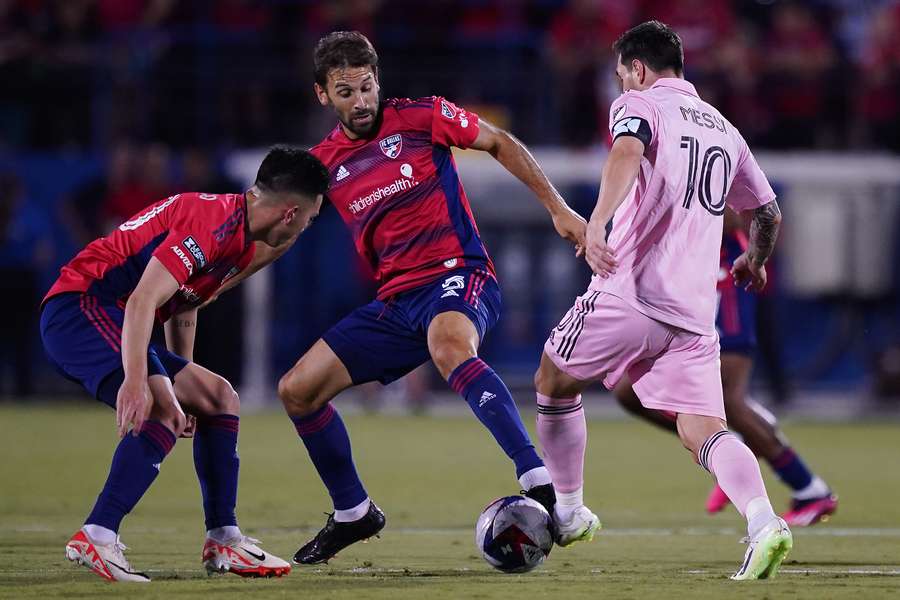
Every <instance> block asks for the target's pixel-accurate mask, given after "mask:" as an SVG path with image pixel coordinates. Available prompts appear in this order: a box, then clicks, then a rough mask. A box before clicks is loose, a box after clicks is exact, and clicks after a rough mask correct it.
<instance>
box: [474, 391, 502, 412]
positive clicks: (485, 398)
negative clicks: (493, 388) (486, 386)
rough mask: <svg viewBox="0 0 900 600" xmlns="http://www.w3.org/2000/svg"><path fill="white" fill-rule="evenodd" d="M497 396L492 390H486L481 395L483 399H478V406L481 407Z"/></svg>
mask: <svg viewBox="0 0 900 600" xmlns="http://www.w3.org/2000/svg"><path fill="white" fill-rule="evenodd" d="M496 397H497V394H492V393H490V392H485V393H483V394H482V395H481V400H479V401H478V408H481V407H482V406H484V405H485V404H487V403H488V402H490V401H491V400H493V399H494V398H496Z"/></svg>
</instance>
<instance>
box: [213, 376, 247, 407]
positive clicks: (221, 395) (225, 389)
mask: <svg viewBox="0 0 900 600" xmlns="http://www.w3.org/2000/svg"><path fill="white" fill-rule="evenodd" d="M213 409H214V412H215V414H219V415H239V414H240V413H241V397H240V396H238V393H237V392H236V391H235V389H234V387H232V385H231V383H229V382H228V380H227V379H225V378H222V379H220V380H219V383H218V385H217V386H216V394H215V398H214V400H213Z"/></svg>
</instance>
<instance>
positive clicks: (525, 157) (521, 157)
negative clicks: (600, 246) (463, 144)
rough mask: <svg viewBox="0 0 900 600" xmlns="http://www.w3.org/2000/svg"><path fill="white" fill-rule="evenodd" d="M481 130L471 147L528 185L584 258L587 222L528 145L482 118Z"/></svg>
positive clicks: (560, 233) (558, 227) (556, 226)
mask: <svg viewBox="0 0 900 600" xmlns="http://www.w3.org/2000/svg"><path fill="white" fill-rule="evenodd" d="M478 127H479V131H478V137H477V138H475V142H474V143H473V144H472V145H471V146H470V147H471V148H475V149H476V150H483V151H485V152H487V153H489V154H490V155H491V156H493V157H494V158H495V159H496V160H497V162H499V163H500V164H501V165H503V167H504V168H505V169H506V170H507V171H509V172H510V173H512V174H513V175H515V176H516V177H517V178H518V179H519V180H520V181H521V182H522V183H524V184H525V185H527V186H528V187H529V188H530V189H531V191H533V192H534V194H535V195H536V196H537V197H538V200H540V202H541V204H543V205H544V208H546V209H547V212H549V213H550V217H551V218H552V219H553V226H554V227H555V228H556V232H557V233H558V234H559V235H560V236H561V237H562V238H563V239H566V240H569V241H570V242H572V243H573V244H575V247H576V252H577V254H579V255H580V254H581V252H582V251H583V248H584V233H585V228H586V226H587V223H586V222H585V220H584V219H583V218H581V216H580V215H579V214H578V213H576V212H575V211H574V210H572V209H571V208H569V205H568V204H566V201H565V200H564V199H563V197H562V196H561V195H560V193H559V192H558V191H557V190H556V188H555V187H553V184H552V183H550V180H549V179H548V178H547V176H546V175H545V174H544V171H543V170H542V169H541V167H540V165H539V164H538V163H537V161H536V160H535V159H534V156H532V154H531V152H529V150H528V148H526V147H525V144H523V143H522V142H520V141H519V140H518V138H516V137H515V136H514V135H512V134H511V133H509V132H508V131H505V130H503V129H501V128H499V127H496V126H494V125H492V124H491V123H489V122H488V121H485V120H484V119H479V121H478Z"/></svg>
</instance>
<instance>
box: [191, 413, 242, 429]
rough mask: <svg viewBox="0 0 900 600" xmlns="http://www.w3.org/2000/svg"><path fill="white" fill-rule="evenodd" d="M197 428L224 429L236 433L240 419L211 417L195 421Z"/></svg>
mask: <svg viewBox="0 0 900 600" xmlns="http://www.w3.org/2000/svg"><path fill="white" fill-rule="evenodd" d="M197 428H198V429H200V428H203V429H224V430H226V431H231V432H232V433H238V431H239V429H240V417H238V416H237V415H213V416H210V417H202V418H200V419H197Z"/></svg>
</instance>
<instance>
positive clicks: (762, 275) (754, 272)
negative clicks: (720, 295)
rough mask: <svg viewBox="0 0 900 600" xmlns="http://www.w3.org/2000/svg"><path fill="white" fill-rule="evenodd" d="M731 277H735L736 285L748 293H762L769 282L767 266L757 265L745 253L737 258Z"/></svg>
mask: <svg viewBox="0 0 900 600" xmlns="http://www.w3.org/2000/svg"><path fill="white" fill-rule="evenodd" d="M731 276H732V277H734V285H736V286H738V287H742V288H744V289H745V290H747V291H748V292H761V291H763V289H764V288H765V287H766V282H767V281H768V279H767V275H766V265H757V264H756V263H755V262H753V261H752V260H750V257H749V256H747V253H746V252H744V253H743V254H741V255H740V256H738V257H737V260H735V261H734V264H733V265H732V267H731Z"/></svg>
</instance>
